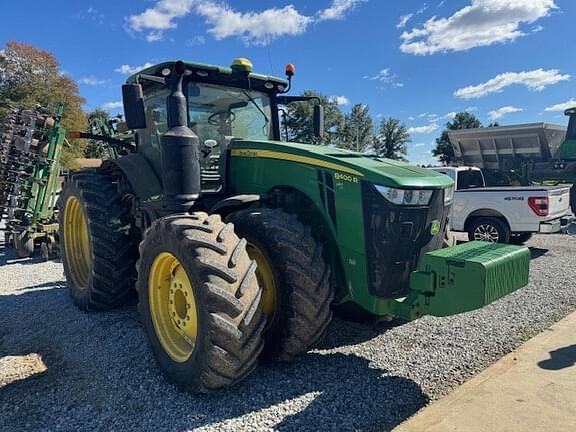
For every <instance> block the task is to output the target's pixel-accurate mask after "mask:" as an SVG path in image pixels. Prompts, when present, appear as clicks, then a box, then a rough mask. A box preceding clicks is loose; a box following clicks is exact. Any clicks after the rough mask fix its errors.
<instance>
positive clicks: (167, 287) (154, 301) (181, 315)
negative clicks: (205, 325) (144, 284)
mask: <svg viewBox="0 0 576 432" xmlns="http://www.w3.org/2000/svg"><path fill="white" fill-rule="evenodd" d="M148 299H149V306H150V314H151V316H152V322H153V324H154V329H155V331H156V336H157V337H158V340H159V341H160V344H161V345H162V347H163V348H164V351H165V352H166V353H167V354H168V355H169V356H170V357H171V358H172V360H174V361H175V362H178V363H183V362H185V361H186V360H188V359H189V358H190V356H191V355H192V352H193V351H194V347H195V345H196V337H197V335H198V313H197V309H196V299H195V297H194V290H193V289H192V283H191V282H190V279H189V278H188V274H187V273H186V270H185V269H184V267H183V266H182V264H180V261H178V258H176V257H175V256H174V255H172V254H171V253H169V252H162V253H160V254H159V255H158V256H156V258H154V262H153V263H152V268H151V269H150V277H149V278H148Z"/></svg>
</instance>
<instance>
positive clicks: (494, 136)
mask: <svg viewBox="0 0 576 432" xmlns="http://www.w3.org/2000/svg"><path fill="white" fill-rule="evenodd" d="M565 114H566V115H567V116H569V117H570V120H569V124H568V128H566V127H565V126H560V125H555V124H549V123H529V124H521V125H511V126H501V127H490V128H477V129H462V130H454V131H449V132H448V137H449V139H450V142H451V144H452V147H453V149H454V156H455V159H456V164H457V165H459V166H476V167H478V168H481V169H482V171H483V172H484V173H485V176H486V178H487V181H488V182H490V181H489V179H494V178H496V177H500V178H502V177H505V178H506V179H507V180H508V182H509V184H511V185H530V184H541V185H544V184H560V183H564V184H575V183H576V108H571V109H569V110H566V112H565ZM496 185H502V184H501V183H500V184H499V183H497V182H496V181H494V183H493V184H491V186H496ZM571 201H572V211H573V212H575V213H576V188H572V191H571Z"/></svg>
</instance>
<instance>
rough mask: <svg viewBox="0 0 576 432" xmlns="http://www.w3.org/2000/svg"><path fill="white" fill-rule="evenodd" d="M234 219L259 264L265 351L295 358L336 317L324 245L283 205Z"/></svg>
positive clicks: (272, 355)
mask: <svg viewBox="0 0 576 432" xmlns="http://www.w3.org/2000/svg"><path fill="white" fill-rule="evenodd" d="M229 220H230V222H232V223H233V224H234V227H235V229H236V233H238V235H239V236H240V237H244V238H245V239H246V240H247V241H248V254H249V255H250V257H251V258H252V259H254V260H256V262H257V263H258V270H257V275H258V280H259V283H260V284H261V285H262V290H263V301H262V308H263V310H264V312H265V314H266V316H267V325H266V329H265V332H264V340H265V344H264V355H265V356H266V357H267V358H272V359H277V360H282V361H289V360H292V359H293V358H294V357H295V356H297V355H298V354H301V353H303V352H306V351H307V350H309V349H310V348H311V347H312V346H313V345H314V344H315V343H316V342H317V341H319V340H320V339H321V338H322V336H324V333H325V330H326V328H327V327H328V324H329V323H330V321H331V319H332V311H331V309H330V306H331V303H332V299H333V297H334V293H333V291H332V288H331V286H330V269H329V267H328V265H327V264H326V262H325V261H324V258H323V256H322V244H321V243H320V242H318V241H316V240H314V238H313V237H312V234H311V232H310V228H308V227H306V226H304V225H303V224H302V223H300V222H299V221H298V219H297V218H296V217H295V216H292V215H289V214H287V213H285V212H283V211H281V210H276V209H266V208H263V209H256V210H243V211H239V212H236V213H233V214H232V215H230V219H229Z"/></svg>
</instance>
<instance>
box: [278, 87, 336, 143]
mask: <svg viewBox="0 0 576 432" xmlns="http://www.w3.org/2000/svg"><path fill="white" fill-rule="evenodd" d="M302 95H303V96H315V97H317V98H319V99H320V104H321V105H322V106H323V107H324V129H325V131H324V132H325V133H324V138H323V139H322V140H318V139H317V138H316V137H314V127H313V125H314V123H313V115H314V108H313V107H314V103H315V101H310V102H294V103H291V104H290V105H288V106H287V108H286V114H287V115H286V118H285V119H284V124H285V126H286V127H287V128H288V140H289V141H295V142H300V143H304V144H313V143H317V144H324V145H326V144H328V143H329V142H330V140H331V137H330V132H329V131H330V130H334V131H335V132H336V133H340V131H341V130H342V128H343V126H344V115H343V114H342V112H341V111H340V108H339V107H338V104H337V103H336V101H334V100H331V99H329V98H328V97H326V96H324V95H322V94H320V93H318V92H316V91H313V90H306V91H305V92H304V93H303V94H302Z"/></svg>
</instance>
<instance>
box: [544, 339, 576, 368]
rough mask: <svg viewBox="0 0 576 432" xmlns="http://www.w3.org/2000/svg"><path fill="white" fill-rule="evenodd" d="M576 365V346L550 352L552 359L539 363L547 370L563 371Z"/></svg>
mask: <svg viewBox="0 0 576 432" xmlns="http://www.w3.org/2000/svg"><path fill="white" fill-rule="evenodd" d="M574 365H576V345H569V346H565V347H562V348H558V349H556V350H553V351H550V358H549V359H546V360H542V361H540V362H538V366H540V367H541V368H542V369H546V370H553V371H555V370H561V369H565V368H568V367H571V366H574Z"/></svg>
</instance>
